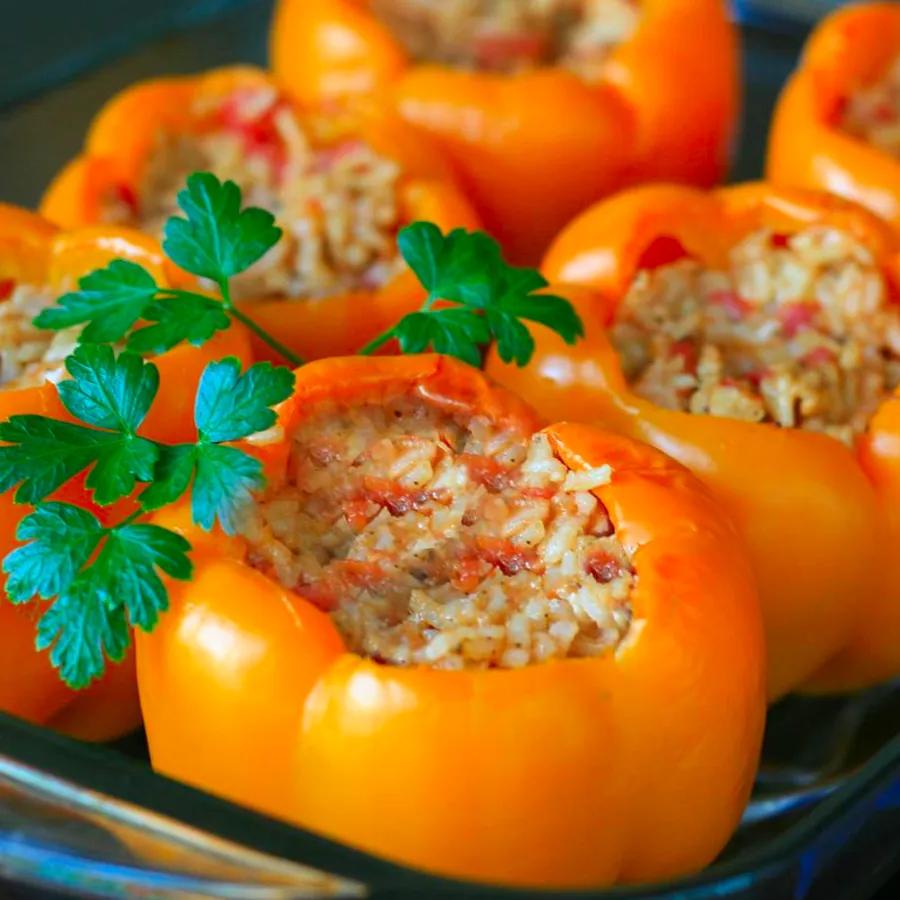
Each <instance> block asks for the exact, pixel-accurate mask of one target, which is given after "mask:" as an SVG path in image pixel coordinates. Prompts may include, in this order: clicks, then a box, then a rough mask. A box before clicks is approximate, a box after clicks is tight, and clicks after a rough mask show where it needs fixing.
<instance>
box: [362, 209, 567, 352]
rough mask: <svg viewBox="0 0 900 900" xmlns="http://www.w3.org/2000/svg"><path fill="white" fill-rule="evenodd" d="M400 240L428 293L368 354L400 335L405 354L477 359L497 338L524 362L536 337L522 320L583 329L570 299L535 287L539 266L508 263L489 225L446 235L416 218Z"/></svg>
mask: <svg viewBox="0 0 900 900" xmlns="http://www.w3.org/2000/svg"><path fill="white" fill-rule="evenodd" d="M397 244H398V246H399V248H400V253H401V255H402V256H403V258H404V260H406V263H407V265H409V267H410V268H411V269H412V270H413V272H414V273H415V274H416V276H417V277H418V279H419V281H420V282H421V283H422V286H423V287H424V288H425V290H426V291H428V297H427V298H426V300H425V302H424V304H423V305H422V308H421V309H419V310H418V311H417V312H413V313H410V314H409V315H406V316H404V317H403V318H402V319H401V320H400V321H399V322H398V323H397V324H396V325H394V326H393V327H392V328H389V329H388V330H387V331H385V332H384V333H383V334H381V335H379V336H378V337H377V338H375V340H373V341H371V342H370V343H369V344H367V345H366V346H365V347H363V349H362V350H360V351H359V352H360V353H361V354H363V355H368V354H371V353H374V352H375V351H376V350H378V349H379V348H380V347H382V346H383V345H384V344H386V343H387V342H388V341H390V340H392V339H396V340H397V342H398V343H399V344H400V349H401V350H402V351H403V352H404V353H421V352H422V351H424V350H427V349H428V348H429V347H431V348H432V349H434V350H435V351H436V352H437V353H445V354H448V355H450V356H456V357H458V358H459V359H462V360H464V361H465V362H467V363H470V364H471V365H473V366H480V365H481V362H482V358H481V357H482V350H483V349H484V348H485V347H486V346H487V345H488V344H490V343H491V342H492V341H496V344H497V352H498V353H499V354H500V357H501V359H503V360H504V361H505V362H512V361H515V363H516V364H517V365H519V366H525V365H527V364H528V362H529V361H530V360H531V357H532V355H533V354H534V338H533V337H532V336H531V333H530V332H529V330H528V327H527V326H526V325H525V324H524V322H526V321H527V322H538V323H540V324H542V325H546V326H547V327H548V328H551V329H552V330H553V331H555V332H556V333H557V334H559V335H560V336H561V337H562V338H563V340H564V341H565V342H566V343H568V344H574V343H575V341H576V340H578V338H579V337H582V336H583V335H584V327H583V325H582V323H581V320H580V319H579V318H578V315H577V314H576V312H575V310H574V308H573V307H572V304H571V303H569V301H568V300H565V299H563V298H562V297H557V296H554V295H553V294H546V293H542V294H536V293H535V292H536V291H541V290H543V289H544V288H546V287H548V282H547V281H546V279H545V278H544V277H543V276H542V275H541V274H540V273H539V272H537V271H536V270H535V269H525V268H517V267H515V266H511V265H509V264H508V263H507V262H506V261H505V260H504V259H503V253H502V251H501V249H500V245H499V244H498V243H497V242H496V241H495V240H494V239H493V238H492V237H490V236H489V235H487V234H485V233H484V232H481V231H474V232H468V231H465V230H464V229H462V228H457V229H455V230H453V231H451V232H450V233H449V234H446V235H445V234H443V233H442V232H441V230H440V229H439V228H438V227H437V226H436V225H434V224H432V223H431V222H415V223H413V224H412V225H408V226H407V227H406V228H403V229H402V230H401V231H400V234H399V236H398V238H397Z"/></svg>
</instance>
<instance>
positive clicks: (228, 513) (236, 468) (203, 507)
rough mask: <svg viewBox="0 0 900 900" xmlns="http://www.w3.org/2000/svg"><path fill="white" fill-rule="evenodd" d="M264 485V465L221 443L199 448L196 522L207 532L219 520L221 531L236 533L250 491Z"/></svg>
mask: <svg viewBox="0 0 900 900" xmlns="http://www.w3.org/2000/svg"><path fill="white" fill-rule="evenodd" d="M264 482H265V480H264V479H263V474H262V463H260V461H259V460H258V459H255V458H254V457H252V456H249V455H248V454H246V453H244V452H243V450H238V449H236V448H235V447H223V446H220V445H218V444H207V445H205V446H201V447H199V448H198V451H197V459H196V465H195V473H194V486H193V488H192V490H191V514H192V517H193V519H194V521H195V522H196V523H197V524H198V525H199V526H200V527H201V528H204V529H206V530H207V531H209V529H210V528H212V527H213V524H214V523H215V522H216V521H218V522H219V525H220V526H221V528H222V531H224V532H225V533H226V534H234V533H235V532H236V531H237V530H238V525H239V522H240V513H241V510H242V509H243V508H244V507H245V506H246V504H247V503H248V502H249V501H250V499H251V491H254V490H256V489H258V488H261V487H262V486H263V484H264Z"/></svg>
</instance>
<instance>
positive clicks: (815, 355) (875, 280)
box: [610, 226, 900, 444]
mask: <svg viewBox="0 0 900 900" xmlns="http://www.w3.org/2000/svg"><path fill="white" fill-rule="evenodd" d="M610 335H611V339H612V341H613V344H614V345H615V347H616V349H617V351H618V353H619V355H620V357H621V359H622V363H623V368H624V371H625V375H626V377H627V379H628V380H629V382H630V384H631V386H632V388H633V389H634V390H635V392H636V393H638V394H639V395H641V396H643V397H645V398H647V399H649V400H651V401H653V402H654V403H656V404H659V405H661V406H664V407H666V408H668V409H674V410H681V411H684V412H691V413H706V414H710V415H714V416H725V417H728V418H735V419H742V420H745V421H751V422H771V423H775V424H777V425H780V426H783V427H785V428H805V429H809V430H811V431H819V432H824V433H826V434H829V435H831V436H833V437H836V438H838V439H839V440H842V441H844V442H846V443H848V444H851V443H852V442H853V440H854V438H855V437H856V435H858V434H860V433H861V432H863V431H864V430H865V428H866V426H867V424H868V421H869V419H870V418H871V416H872V414H873V413H874V412H875V411H876V409H877V408H878V406H879V404H880V403H881V402H882V400H883V399H884V398H885V397H886V396H887V394H888V393H889V392H890V391H892V390H893V389H894V388H895V387H896V386H897V385H898V383H900V311H898V307H897V304H896V303H895V302H893V301H892V299H891V297H890V296H889V292H888V287H887V285H886V283H885V279H884V277H883V276H882V273H881V272H880V270H879V268H878V266H877V264H876V262H875V260H874V258H873V256H872V254H871V252H870V251H869V250H868V249H867V248H866V247H865V246H863V245H862V244H860V243H859V242H858V241H857V240H855V239H854V238H853V237H851V236H850V235H848V234H845V233H843V232H841V231H839V230H837V229H834V228H828V227H820V226H813V227H809V228H806V229H804V230H801V231H798V232H797V233H795V234H792V235H780V234H775V233H773V232H772V231H769V230H760V231H758V232H755V233H753V234H751V235H749V236H748V237H747V238H745V239H744V240H743V241H741V242H740V243H739V244H738V245H736V246H735V247H734V248H733V250H732V252H731V256H730V260H729V267H728V270H727V271H717V270H711V269H707V268H704V267H703V266H701V265H700V264H699V263H697V262H696V261H693V260H690V259H685V260H681V261H678V262H676V263H673V264H670V265H665V266H662V267H660V268H658V269H654V270H652V271H642V272H640V273H639V274H638V275H637V277H636V279H635V280H634V282H633V284H632V285H631V288H630V289H629V291H628V294H627V295H626V297H625V298H624V300H623V302H622V303H621V305H620V307H619V310H618V312H617V316H616V320H615V322H614V323H613V326H612V329H611V332H610Z"/></svg>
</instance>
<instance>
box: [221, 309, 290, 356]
mask: <svg viewBox="0 0 900 900" xmlns="http://www.w3.org/2000/svg"><path fill="white" fill-rule="evenodd" d="M228 312H229V313H230V314H231V315H232V316H234V318H235V319H237V320H238V321H239V322H243V324H244V325H246V326H247V327H248V328H249V329H250V330H251V331H252V332H253V333H254V334H255V335H256V336H257V337H258V338H260V339H261V340H263V341H265V342H266V343H267V344H268V345H269V346H270V347H271V348H272V349H273V350H274V351H275V352H276V353H278V354H279V355H280V356H283V357H284V358H285V359H286V360H287V361H288V362H289V363H291V365H294V366H302V365H303V359H302V357H299V356H297V354H296V353H294V352H293V350H289V349H288V348H287V347H285V346H284V344H282V343H281V342H280V341H277V340H275V338H273V337H272V335H270V334H269V333H268V332H267V331H266V330H265V329H264V328H262V327H261V326H259V325H257V324H256V322H254V321H253V319H251V318H250V317H249V316H246V315H244V313H242V312H241V311H240V310H239V309H238V308H237V307H236V306H231V307H229V309H228Z"/></svg>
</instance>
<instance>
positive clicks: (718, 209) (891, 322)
mask: <svg viewBox="0 0 900 900" xmlns="http://www.w3.org/2000/svg"><path fill="white" fill-rule="evenodd" d="M545 270H546V274H547V276H548V277H549V278H551V279H553V280H555V281H560V282H569V283H573V284H580V285H582V286H585V293H584V294H583V295H581V299H580V305H579V310H580V312H581V315H582V319H583V320H584V321H585V324H586V329H587V335H588V336H587V339H586V340H585V341H583V342H581V343H580V344H579V345H578V346H577V347H575V348H570V347H565V346H564V345H563V344H562V343H561V342H557V341H556V340H555V339H554V338H553V336H551V335H550V334H548V333H544V332H542V333H541V334H540V335H539V336H538V347H537V351H536V353H535V357H534V360H533V362H532V364H531V365H530V366H529V367H527V368H526V369H521V370H513V369H512V367H508V366H506V365H504V364H502V363H501V362H500V360H499V359H496V358H494V359H492V360H491V361H490V363H489V365H488V370H489V372H491V373H492V374H493V375H494V376H495V377H496V378H497V379H498V380H500V381H502V382H503V383H505V384H506V385H508V386H510V387H512V388H514V389H517V390H518V391H519V392H520V393H521V394H522V395H523V396H524V397H526V398H528V399H529V400H530V401H531V402H533V403H534V404H535V405H536V407H537V408H538V409H539V410H541V411H542V412H543V413H544V414H545V415H553V416H571V417H573V418H577V419H579V420H584V421H590V422H601V423H603V424H604V425H607V426H610V427H613V428H615V429H616V430H619V431H621V432H623V433H624V434H627V435H630V436H632V437H635V438H638V439H640V440H644V441H646V442H648V443H649V444H651V445H653V446H655V447H657V448H658V449H660V450H663V451H664V452H666V453H667V454H669V455H671V456H673V457H674V458H675V459H677V460H679V461H681V462H682V463H684V464H685V465H686V466H688V467H689V468H690V469H692V470H693V471H694V472H695V473H696V474H697V475H699V476H700V477H701V478H702V479H703V480H704V481H705V482H706V483H707V485H709V487H711V488H712V490H713V492H714V493H715V494H716V495H717V497H718V498H719V500H720V501H721V503H722V504H723V506H724V507H725V508H727V509H728V510H729V511H730V512H731V514H732V515H733V518H734V519H735V521H736V522H737V524H738V526H739V527H740V529H741V531H742V532H743V534H744V536H745V538H746V540H747V542H748V544H749V548H750V551H751V554H752V557H753V560H754V563H755V568H756V573H757V577H758V581H759V587H760V592H761V598H762V603H763V607H764V617H765V620H766V630H767V637H768V643H769V691H770V695H771V696H772V697H773V698H774V697H778V696H780V695H782V694H784V693H785V692H787V691H788V690H791V689H794V688H797V687H800V686H806V687H810V688H818V689H827V690H843V689H853V688H857V687H860V686H864V685H868V684H871V683H873V682H876V681H878V680H881V679H884V678H888V677H890V676H892V675H896V674H897V673H898V672H900V639H898V638H900V567H898V564H897V554H896V553H895V552H893V551H892V550H891V548H892V547H893V546H896V541H897V539H898V537H900V532H898V531H897V518H898V517H897V513H896V499H895V498H896V495H897V490H898V486H900V481H898V479H900V451H898V449H897V448H898V436H900V432H898V431H896V430H895V427H894V423H895V421H896V419H897V415H896V411H895V409H894V407H895V405H896V404H897V402H898V401H897V400H896V399H894V392H895V390H896V388H897V386H898V384H900V277H898V276H900V242H898V239H897V237H896V236H895V235H894V233H893V232H892V231H891V230H890V229H889V228H888V227H887V226H886V225H884V224H883V223H882V222H881V221H880V220H878V219H876V217H874V216H873V215H871V214H870V213H868V212H867V211H866V210H864V209H862V208H861V207H858V206H855V205H854V204H851V203H848V202H846V201H842V200H839V199H837V198H834V197H829V196H827V195H823V194H817V193H808V192H804V191H800V190H788V189H779V188H774V187H771V186H769V185H765V184H750V185H744V186H738V187H734V188H726V189H723V190H720V191H717V192H713V193H703V192H699V191H695V190H691V189H687V188H679V187H674V186H658V187H647V188H641V189H635V190H634V191H632V192H628V193H625V194H623V195H621V196H619V197H617V198H614V199H612V200H610V201H608V202H606V203H605V204H600V205H598V206H597V207H595V208H594V209H593V210H591V211H589V212H588V213H586V214H585V215H584V216H583V217H581V218H580V219H578V220H576V221H575V222H574V223H573V224H572V225H571V226H570V227H569V228H567V229H566V230H565V231H564V232H563V233H562V234H561V235H560V237H559V238H558V240H557V241H556V243H555V244H554V246H553V247H552V248H551V250H550V252H549V255H548V256H547V259H546V262H545ZM587 288H589V289H590V290H586V289H587ZM573 296H574V295H573Z"/></svg>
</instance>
